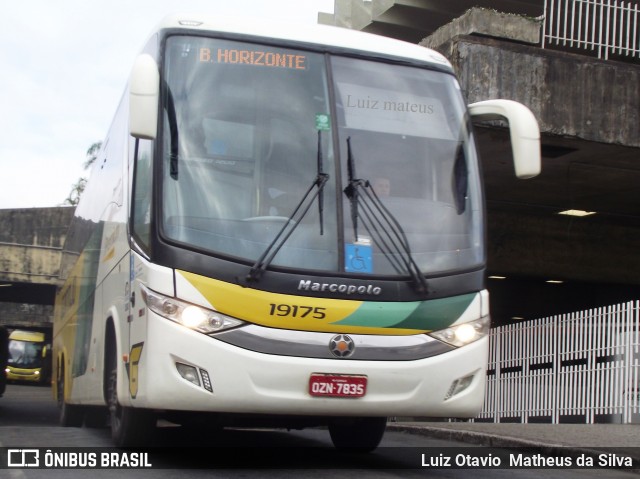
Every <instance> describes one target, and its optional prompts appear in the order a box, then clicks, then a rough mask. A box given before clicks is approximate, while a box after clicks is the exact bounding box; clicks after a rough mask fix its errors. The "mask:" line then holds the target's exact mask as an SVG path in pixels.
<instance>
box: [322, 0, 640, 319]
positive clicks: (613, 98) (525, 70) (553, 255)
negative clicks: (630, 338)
mask: <svg viewBox="0 0 640 479" xmlns="http://www.w3.org/2000/svg"><path fill="white" fill-rule="evenodd" d="M474 6H479V7H485V8H484V9H473V10H471V11H469V12H467V13H465V12H466V11H467V9H469V8H471V7H474ZM500 11H501V12H506V14H501V13H499V12H500ZM514 14H516V15H514ZM542 14H543V0H521V1H518V0H487V1H480V0H469V1H467V0H461V1H456V2H451V1H446V0H372V1H363V0H336V2H335V11H334V14H333V15H330V14H323V13H320V14H319V22H320V23H327V24H333V25H337V26H342V27H347V28H354V29H359V30H363V31H367V32H371V33H377V34H381V35H386V36H390V37H394V38H398V39H401V40H405V41H411V42H414V43H419V44H421V45H424V46H428V47H431V48H434V49H437V50H439V51H440V52H441V53H443V54H444V55H445V56H447V57H448V58H449V60H450V61H451V62H452V64H453V66H454V68H455V69H456V71H457V73H458V75H459V78H460V82H461V86H462V89H463V90H464V93H465V96H466V98H467V99H468V102H469V103H473V102H475V101H479V100H483V99H489V98H508V99H513V100H517V101H520V102H521V103H524V104H525V105H527V106H529V108H531V110H532V111H533V112H534V114H535V115H536V117H537V118H538V120H539V122H540V127H541V131H542V153H543V162H542V171H543V172H542V174H541V175H540V176H539V177H537V178H535V179H533V180H527V181H519V180H516V179H515V178H514V176H513V168H512V166H511V158H510V152H509V145H508V139H507V137H506V134H505V130H504V129H503V128H500V127H499V126H496V125H479V128H478V132H479V134H478V137H479V138H478V141H479V145H480V151H481V156H482V166H483V171H484V177H485V190H486V196H487V202H488V203H487V210H488V222H489V224H488V239H489V250H488V261H489V263H488V267H489V274H490V275H491V276H493V277H497V278H501V279H490V280H489V282H488V284H489V289H490V292H491V293H492V298H493V303H492V315H493V317H494V319H496V320H497V321H498V322H499V323H504V322H509V321H511V320H512V318H514V317H516V318H529V319H531V318H535V317H541V316H546V315H551V314H558V313H564V312H570V311H575V310H580V309H586V308H591V307H595V306H602V305H608V304H613V303H616V302H620V301H625V300H629V299H638V298H640V253H639V252H640V130H639V125H640V59H638V58H630V59H626V60H627V61H626V62H621V61H604V60H600V59H598V58H595V57H594V56H593V54H592V53H591V52H578V51H577V50H576V49H575V48H573V49H569V48H568V47H565V48H564V49H563V48H562V46H560V48H559V49H558V48H556V49H554V50H550V49H548V48H546V49H543V48H541V32H542V17H541V16H542ZM638 47H639V48H640V45H638ZM620 59H621V58H617V60H620ZM566 210H583V211H587V212H595V214H592V215H589V216H585V217H576V216H566V215H560V214H558V213H560V212H562V211H566ZM550 280H555V281H562V283H559V282H554V283H548V282H547V281H550Z"/></svg>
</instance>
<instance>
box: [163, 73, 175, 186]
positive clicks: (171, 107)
mask: <svg viewBox="0 0 640 479" xmlns="http://www.w3.org/2000/svg"><path fill="white" fill-rule="evenodd" d="M165 86H166V90H167V116H168V120H169V133H170V134H171V142H170V143H171V146H170V152H169V174H170V175H171V178H173V179H174V180H177V179H178V120H177V118H176V106H175V103H174V101H173V95H172V93H171V89H170V88H169V86H168V85H167V84H166V83H165Z"/></svg>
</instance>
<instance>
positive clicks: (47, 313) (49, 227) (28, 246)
mask: <svg viewBox="0 0 640 479" xmlns="http://www.w3.org/2000/svg"><path fill="white" fill-rule="evenodd" d="M73 211H74V209H73V208H69V207H60V208H28V209H5V210H0V325H4V326H8V327H10V328H18V327H20V328H32V327H38V328H43V327H44V328H45V329H47V328H50V327H51V323H52V321H53V303H54V300H55V292H56V287H57V285H58V281H59V278H58V276H59V273H60V258H61V255H62V246H63V244H64V239H65V236H66V233H67V229H68V227H69V223H70V222H71V218H72V217H73Z"/></svg>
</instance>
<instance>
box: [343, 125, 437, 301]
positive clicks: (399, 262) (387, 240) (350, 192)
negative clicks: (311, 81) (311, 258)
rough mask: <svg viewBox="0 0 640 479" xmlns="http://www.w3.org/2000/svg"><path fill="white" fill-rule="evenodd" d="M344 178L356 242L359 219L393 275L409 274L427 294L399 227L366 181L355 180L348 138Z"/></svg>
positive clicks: (419, 289)
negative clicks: (392, 269) (393, 271)
mask: <svg viewBox="0 0 640 479" xmlns="http://www.w3.org/2000/svg"><path fill="white" fill-rule="evenodd" d="M347 175H348V180H349V184H348V185H347V187H346V188H345V189H344V194H345V195H346V196H347V198H349V202H350V207H351V222H352V224H353V233H354V237H355V241H358V219H361V220H362V224H363V226H364V228H365V229H366V230H367V232H368V233H369V234H370V235H371V239H372V241H373V242H374V244H375V245H376V246H377V247H378V249H379V250H380V251H381V252H382V253H383V254H384V255H385V257H386V258H387V259H388V260H389V262H390V263H391V265H392V267H393V268H394V269H395V270H396V272H398V273H400V272H401V271H403V270H404V271H406V272H407V273H409V276H411V279H412V280H413V283H414V285H415V287H416V290H417V291H418V293H421V294H423V293H427V292H428V285H427V280H426V279H425V277H424V276H423V274H422V271H420V267H419V266H418V264H417V263H416V261H415V259H414V257H413V254H412V253H411V247H410V246H409V241H408V240H407V236H406V234H405V232H404V230H403V229H402V226H401V225H400V223H399V222H398V220H397V219H396V218H395V216H393V214H392V213H391V212H390V211H389V210H388V209H387V207H385V206H384V204H383V203H382V201H381V200H380V198H379V197H378V195H377V194H376V192H375V190H374V189H373V187H372V186H371V183H370V182H369V180H363V179H358V178H356V168H355V159H354V157H353V152H352V150H351V137H349V138H347Z"/></svg>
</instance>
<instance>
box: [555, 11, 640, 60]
mask: <svg viewBox="0 0 640 479" xmlns="http://www.w3.org/2000/svg"><path fill="white" fill-rule="evenodd" d="M544 12H545V15H544V16H545V18H544V22H543V26H542V48H545V46H547V45H556V46H562V47H565V48H566V47H568V48H576V49H582V50H588V51H590V52H593V53H594V54H597V56H598V58H601V59H605V60H607V59H609V56H610V55H616V56H618V57H629V58H640V7H638V3H637V2H631V1H627V2H620V1H618V0H545V2H544Z"/></svg>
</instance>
